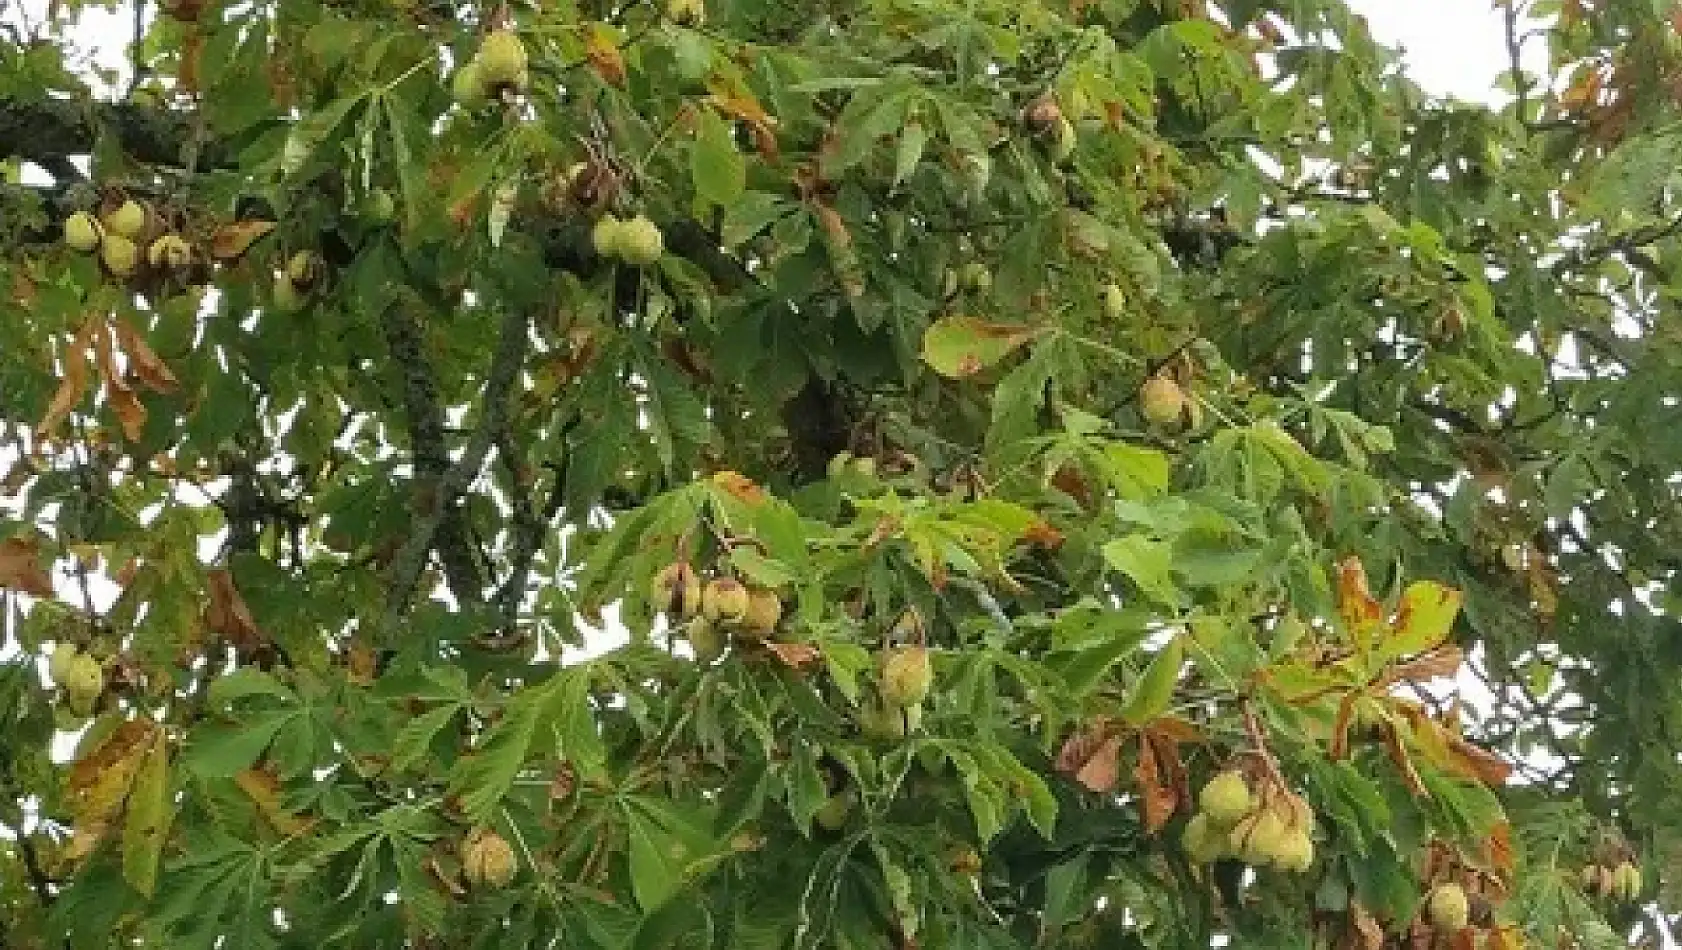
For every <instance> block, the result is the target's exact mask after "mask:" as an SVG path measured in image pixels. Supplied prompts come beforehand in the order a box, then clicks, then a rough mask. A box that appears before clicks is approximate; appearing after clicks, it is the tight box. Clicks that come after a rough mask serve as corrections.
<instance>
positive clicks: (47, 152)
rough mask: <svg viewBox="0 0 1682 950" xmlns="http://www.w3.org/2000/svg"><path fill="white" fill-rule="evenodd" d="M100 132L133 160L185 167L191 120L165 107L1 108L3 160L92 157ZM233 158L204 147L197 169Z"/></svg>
mask: <svg viewBox="0 0 1682 950" xmlns="http://www.w3.org/2000/svg"><path fill="white" fill-rule="evenodd" d="M102 133H105V134H110V135H114V136H116V139H117V142H118V144H120V145H121V146H122V149H123V151H124V152H125V153H126V154H127V155H128V156H129V157H131V158H133V159H135V160H136V161H139V162H144V163H146V164H148V165H164V166H172V167H180V166H182V165H184V164H185V162H186V157H185V155H184V152H185V146H186V144H187V143H188V142H190V141H192V125H191V123H190V122H189V121H188V117H187V116H186V115H185V114H183V113H181V112H177V111H174V110H171V109H167V108H158V107H148V106H141V105H136V104H134V103H130V102H119V103H110V102H95V101H91V100H87V99H43V100H41V101H39V102H19V101H17V100H10V101H7V102H6V103H4V104H3V105H0V155H13V156H16V157H18V158H21V159H23V160H25V161H30V162H34V163H36V164H37V165H40V166H41V167H43V168H53V167H54V166H55V165H60V164H62V162H63V160H64V159H65V158H66V157H68V156H71V155H87V154H89V153H91V152H92V151H93V147H94V143H95V142H96V141H98V139H99V137H100V135H101V134H102ZM229 154H230V151H229V150H228V149H227V148H225V147H223V146H220V145H218V144H217V143H205V145H204V148H203V150H202V151H201V152H200V155H199V167H200V168H204V167H208V166H214V165H221V164H225V163H226V161H227V158H228V156H229Z"/></svg>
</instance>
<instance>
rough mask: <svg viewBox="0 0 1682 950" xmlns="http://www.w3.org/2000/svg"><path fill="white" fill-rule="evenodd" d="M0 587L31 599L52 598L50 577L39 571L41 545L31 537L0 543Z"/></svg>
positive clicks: (10, 539) (8, 539)
mask: <svg viewBox="0 0 1682 950" xmlns="http://www.w3.org/2000/svg"><path fill="white" fill-rule="evenodd" d="M0 587H3V588H6V589H8V590H15V591H18V592H20V593H24V594H28V595H30V596H31V597H51V596H53V579H52V575H50V574H48V573H47V572H46V571H44V570H42V569H41V544H40V542H39V541H38V540H36V539H35V538H33V537H26V538H7V539H6V540H4V541H0Z"/></svg>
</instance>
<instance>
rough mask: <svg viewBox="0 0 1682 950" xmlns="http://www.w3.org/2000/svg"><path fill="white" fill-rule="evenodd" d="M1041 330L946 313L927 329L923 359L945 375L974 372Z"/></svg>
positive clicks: (954, 376) (962, 374)
mask: <svg viewBox="0 0 1682 950" xmlns="http://www.w3.org/2000/svg"><path fill="white" fill-rule="evenodd" d="M1039 333H1040V330H1039V329H1037V328H1035V327H1029V326H1023V325H1021V324H1008V323H989V322H987V321H985V320H981V319H978V318H976V317H942V318H941V319H939V320H937V321H935V322H934V323H933V324H932V325H931V326H930V327H929V328H928V329H927V330H925V331H924V332H923V361H924V362H926V363H928V364H929V366H931V367H933V368H934V371H935V372H937V373H939V374H941V375H942V376H949V377H952V378H962V377H964V376H973V375H975V374H976V373H979V372H981V371H982V370H984V369H987V368H988V367H990V366H994V365H996V364H997V363H998V362H999V361H1000V360H1002V359H1004V358H1005V357H1007V356H1009V355H1010V354H1011V353H1012V352H1013V351H1014V350H1016V348H1017V347H1019V346H1022V345H1023V344H1024V343H1027V342H1028V341H1030V340H1032V339H1033V338H1034V337H1036V336H1038V335H1039Z"/></svg>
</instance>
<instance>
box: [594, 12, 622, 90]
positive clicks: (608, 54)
mask: <svg viewBox="0 0 1682 950" xmlns="http://www.w3.org/2000/svg"><path fill="white" fill-rule="evenodd" d="M584 57H585V58H586V59H587V60H589V62H590V68H591V69H594V70H595V71H596V75H598V76H600V77H602V80H603V81H604V82H606V83H607V84H608V85H610V86H619V87H621V88H623V87H624V85H625V56H624V54H622V53H621V52H620V51H619V44H618V43H617V42H616V40H615V37H614V30H613V28H612V27H610V26H608V25H607V24H605V23H595V24H591V26H590V28H589V29H588V30H587V31H585V38H584Z"/></svg>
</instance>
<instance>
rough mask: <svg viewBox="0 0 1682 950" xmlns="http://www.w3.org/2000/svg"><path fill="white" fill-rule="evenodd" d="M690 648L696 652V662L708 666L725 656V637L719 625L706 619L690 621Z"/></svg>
mask: <svg viewBox="0 0 1682 950" xmlns="http://www.w3.org/2000/svg"><path fill="white" fill-rule="evenodd" d="M687 633H688V635H689V647H690V649H692V650H694V651H695V662H697V663H699V664H701V665H702V666H707V665H710V664H712V663H713V662H714V661H716V660H717V659H718V658H719V657H721V656H723V655H724V645H725V642H726V641H725V636H724V631H723V630H721V629H719V626H718V624H716V623H714V622H713V621H711V620H708V619H707V618H706V617H704V616H703V617H696V618H695V619H694V620H691V621H689V626H688V628H687Z"/></svg>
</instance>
